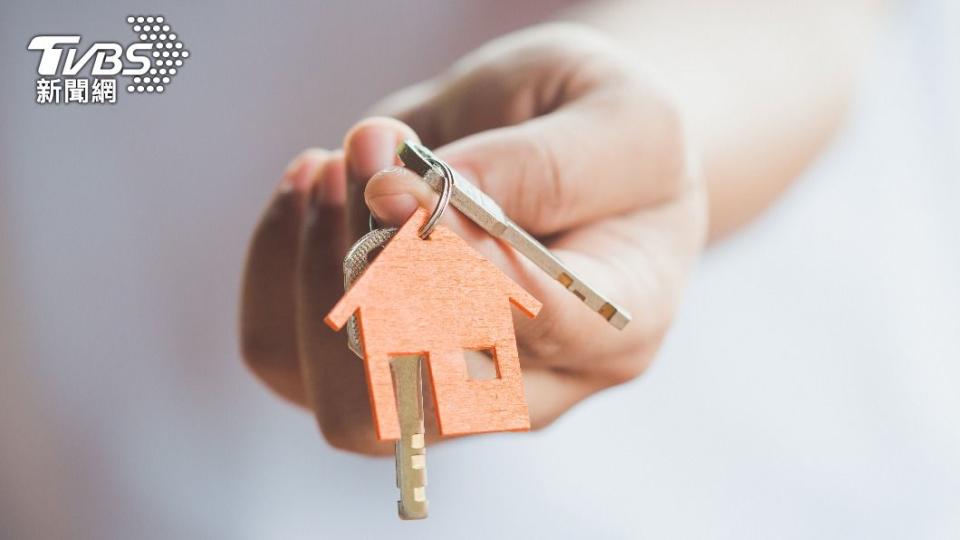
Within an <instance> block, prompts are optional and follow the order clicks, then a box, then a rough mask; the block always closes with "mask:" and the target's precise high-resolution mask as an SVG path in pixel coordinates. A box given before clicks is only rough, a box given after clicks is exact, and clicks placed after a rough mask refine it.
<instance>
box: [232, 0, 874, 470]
mask: <svg viewBox="0 0 960 540" xmlns="http://www.w3.org/2000/svg"><path fill="white" fill-rule="evenodd" d="M644 5H645V6H650V4H644ZM652 5H653V6H655V7H659V8H660V9H662V10H664V11H665V12H666V13H667V14H661V19H662V21H663V22H662V23H661V25H662V26H664V27H667V28H678V27H677V26H676V25H675V24H673V23H674V22H675V21H674V20H673V19H671V17H670V16H669V13H670V10H671V9H674V8H670V7H664V6H663V5H660V4H659V3H657V2H653V3H652ZM738 5H739V4H738ZM831 5H832V4H831ZM851 5H856V6H860V4H851ZM758 6H759V4H758V5H754V4H752V3H747V2H745V3H743V9H747V8H750V9H760V8H759V7H758ZM844 6H846V9H853V8H851V7H850V5H846V4H845V5H844ZM864 6H865V7H864V9H865V10H866V9H868V7H866V4H864ZM634 9H636V8H635V7H633V5H632V4H627V5H626V7H625V6H621V5H620V4H602V5H597V6H593V7H592V8H591V9H589V10H587V11H584V12H581V13H579V14H576V15H571V16H575V17H578V18H580V19H581V20H586V21H589V22H591V24H592V25H593V27H592V28H591V27H587V26H584V25H573V24H556V25H545V26H542V27H536V28H532V29H529V30H526V31H523V32H520V33H517V34H514V35H510V36H507V37H504V38H501V39H498V40H495V41H493V42H491V43H489V44H488V45H486V46H484V47H482V48H480V49H478V50H477V51H475V52H474V53H472V54H470V55H468V56H467V57H466V58H464V59H462V60H461V61H459V62H458V63H456V64H455V65H454V66H452V67H451V68H450V70H449V71H448V72H446V73H445V74H443V75H441V76H439V77H438V78H436V79H433V80H431V81H427V82H425V83H423V84H420V85H417V86H415V87H412V88H410V89H407V90H405V91H402V92H400V93H398V94H396V95H394V96H391V97H388V98H387V99H385V100H384V101H383V102H382V103H381V104H380V105H378V106H377V107H375V110H376V111H377V112H378V113H379V114H380V115H381V116H377V117H372V118H368V119H366V120H363V121H361V122H359V123H358V124H357V125H355V126H354V127H353V128H352V129H351V130H350V131H349V132H348V133H347V135H346V137H345V140H344V146H343V149H342V150H324V149H309V150H307V151H305V152H303V153H302V154H301V155H299V156H298V157H297V158H295V159H294V160H293V161H292V163H291V164H290V166H289V167H288V168H287V170H286V171H285V172H284V174H283V177H282V180H281V182H280V185H279V187H278V189H277V190H276V192H275V193H274V195H273V198H272V200H271V201H270V202H269V204H268V207H267V210H266V212H265V213H264V215H263V218H262V219H261V222H260V224H259V225H258V227H257V229H256V231H255V232H254V235H253V239H252V241H251V246H250V252H249V256H248V260H247V266H246V270H245V280H244V288H243V298H242V308H241V309H242V312H241V348H242V353H243V356H244V359H245V361H246V362H247V365H248V366H249V367H250V368H251V370H252V371H253V372H254V373H255V374H256V375H257V376H258V377H259V378H260V379H261V380H263V381H264V382H265V383H266V384H267V385H268V386H269V387H270V388H272V389H273V390H274V391H276V392H277V393H278V394H280V395H281V396H283V397H285V398H287V399H289V400H290V401H292V402H294V403H297V404H300V405H303V406H305V407H307V408H309V409H311V410H312V411H313V412H314V413H315V414H316V417H317V420H318V423H319V426H320V429H321V431H322V433H323V435H324V436H325V438H326V439H327V440H328V441H329V442H330V443H331V444H332V445H333V446H335V447H337V448H341V449H344V450H349V451H354V452H360V453H365V454H372V455H382V454H388V453H390V452H392V444H390V443H384V442H380V441H377V440H376V437H375V433H374V430H373V425H372V420H371V414H370V406H369V398H368V396H367V390H366V385H365V382H364V374H363V367H362V363H361V362H360V361H359V360H358V359H357V358H356V357H355V356H353V354H352V353H351V352H349V350H348V349H347V348H346V346H345V337H344V336H343V335H342V334H337V333H334V332H332V331H331V330H330V329H329V328H327V327H326V325H325V324H323V318H324V316H325V315H326V313H327V311H328V310H329V309H330V307H331V306H333V304H334V303H335V302H336V301H337V299H338V298H339V297H340V296H341V295H342V292H343V291H342V270H341V261H342V258H343V255H344V253H345V251H346V249H347V247H348V246H349V245H350V243H351V242H352V241H353V240H355V239H356V238H358V237H359V236H360V235H361V234H363V233H364V232H366V230H367V226H368V224H367V218H368V215H369V213H368V208H369V212H372V213H373V214H374V215H375V217H376V218H377V220H378V221H379V222H381V223H382V224H384V225H399V224H401V223H403V222H404V221H405V220H406V219H407V218H408V217H409V216H410V215H411V214H412V213H413V211H414V210H415V209H416V207H417V206H423V207H426V208H433V205H434V203H435V200H436V194H435V193H433V191H432V190H430V189H429V188H428V187H427V186H426V185H425V184H424V183H423V182H422V180H420V179H419V178H418V177H416V175H414V174H413V173H411V172H409V171H407V170H405V169H402V168H399V167H397V166H396V165H398V164H399V163H398V162H397V161H396V158H395V156H394V151H395V148H396V146H397V144H398V143H399V142H400V141H402V140H403V139H407V138H413V139H417V138H419V139H420V140H422V141H423V142H424V143H425V144H427V145H428V146H430V147H433V148H436V152H437V154H438V155H439V156H440V157H442V158H443V159H444V160H446V161H447V162H449V163H450V164H451V165H452V166H453V167H454V168H456V169H457V170H459V171H460V172H461V173H462V174H464V175H465V176H466V177H467V178H469V179H470V180H472V181H473V182H475V183H476V184H477V185H478V186H479V187H480V188H481V189H482V190H484V191H485V192H486V193H488V194H489V195H490V196H491V197H493V198H494V199H495V200H496V201H497V202H498V203H499V204H500V205H501V206H502V207H503V209H504V211H505V212H506V213H507V215H509V216H510V217H511V218H512V219H514V220H515V221H516V222H517V223H518V224H520V225H521V226H522V227H524V228H525V229H526V230H528V231H529V232H530V233H532V234H534V235H536V236H538V237H539V238H541V239H542V240H543V241H544V242H545V243H546V245H548V246H549V247H550V249H551V250H552V251H553V252H554V253H556V254H557V256H559V257H560V258H561V259H563V260H564V261H565V262H566V263H567V264H568V265H569V266H570V267H571V268H572V269H573V270H574V271H575V272H576V273H578V274H580V275H581V276H582V277H583V278H584V280H585V281H586V282H588V283H591V284H595V286H596V287H598V288H600V289H601V290H603V291H604V292H605V293H606V294H607V295H608V296H609V297H611V298H613V299H615V300H616V301H617V302H618V303H620V304H622V305H623V306H624V307H625V308H626V309H627V310H628V311H630V312H631V313H632V314H633V317H634V320H633V321H632V322H631V323H630V325H628V326H627V328H626V329H625V330H623V331H617V330H615V329H613V328H612V327H610V326H609V325H608V324H607V323H606V322H605V321H603V319H602V318H600V317H598V316H597V315H596V314H595V313H593V312H592V311H590V310H588V309H585V308H584V306H583V305H582V304H581V303H580V302H579V300H577V299H576V298H575V297H574V296H573V295H571V294H570V293H569V292H567V291H565V290H564V289H563V288H562V287H560V286H559V285H558V284H557V283H555V282H554V281H553V280H552V279H550V278H548V277H547V276H546V275H545V274H543V273H542V272H541V271H540V270H539V269H538V268H536V267H534V266H533V265H532V264H530V263H529V262H528V261H526V260H525V259H524V258H523V257H519V256H517V255H516V254H515V253H513V251H512V250H511V249H510V248H509V247H505V246H504V245H503V244H501V243H499V242H498V241H496V240H494V239H493V238H492V237H490V236H489V235H487V234H486V233H484V232H483V231H482V230H480V229H479V228H477V227H476V226H475V225H474V224H472V223H471V222H470V221H469V220H467V219H466V218H464V217H463V216H462V215H459V213H458V212H455V211H451V212H447V213H446V214H445V215H444V217H443V219H442V221H441V223H442V224H443V225H444V226H446V227H449V228H450V229H452V230H453V231H455V232H456V233H457V234H459V235H460V236H462V237H463V238H465V239H466V240H467V241H468V242H469V243H470V244H471V245H472V246H473V247H474V248H475V249H477V250H478V251H480V252H481V253H482V254H483V255H484V256H486V257H487V258H488V259H490V260H491V261H493V262H494V263H495V264H497V265H498V266H500V268H502V269H503V270H504V271H505V272H506V273H507V274H508V275H509V276H510V277H511V278H513V279H514V280H515V281H516V282H517V283H519V284H520V285H521V286H523V287H524V288H525V289H526V290H528V291H529V292H531V293H532V294H533V295H534V296H535V297H537V298H538V299H539V300H541V301H542V302H543V306H544V307H543V309H542V311H541V313H540V316H539V317H537V318H536V319H534V320H527V319H526V318H524V317H522V316H517V317H515V319H514V322H515V325H516V334H517V344H518V348H519V351H520V358H521V364H522V367H523V377H524V391H525V395H526V399H527V402H528V404H529V409H530V418H531V424H532V427H533V428H534V429H537V428H541V427H543V426H546V425H548V424H550V423H551V422H552V421H554V420H555V419H557V418H558V417H559V416H561V415H562V414H563V413H564V412H566V411H567V410H569V409H570V408H571V407H572V406H574V405H575V404H577V403H579V402H580V401H582V400H583V399H585V398H587V397H588V396H590V395H592V394H594V393H596V392H599V391H601V390H603V389H605V388H609V387H611V386H614V385H618V384H622V383H625V382H627V381H630V380H632V379H634V378H636V377H637V376H639V375H640V374H642V373H643V372H644V371H645V370H646V368H647V366H648V365H649V363H650V362H651V360H652V359H653V358H654V356H655V354H656V351H657V350H658V348H659V346H660V343H661V342H662V340H663V338H664V336H665V334H666V332H667V330H668V328H669V326H670V323H671V321H672V319H673V316H674V313H675V311H676V309H677V306H678V304H679V301H680V298H681V294H682V291H683V287H684V283H685V281H686V279H687V276H688V274H689V272H690V270H691V268H692V266H693V265H694V264H695V262H696V260H697V257H698V255H699V254H700V252H701V250H702V249H703V247H704V245H705V243H706V242H707V240H708V238H710V237H718V236H721V235H723V234H726V233H728V232H729V231H730V230H732V229H733V228H735V227H736V226H738V225H740V224H742V223H745V222H747V221H749V219H750V218H752V217H753V216H754V215H756V214H757V213H758V212H760V211H761V210H762V209H763V208H764V207H765V206H767V205H768V204H769V203H770V201H772V200H773V199H774V198H775V197H776V195H777V194H778V193H780V192H781V191H782V190H783V188H784V186H786V185H787V184H788V183H789V181H790V180H791V179H792V178H794V177H795V176H796V175H797V173H798V172H799V171H800V170H802V167H803V165H804V164H805V163H806V162H807V161H809V160H810V159H811V158H812V157H813V156H814V155H815V154H816V150H817V149H819V148H820V147H821V146H822V145H823V144H825V142H826V141H827V140H828V138H829V136H830V133H831V132H832V129H833V126H835V125H836V124H837V123H838V121H839V116H840V113H841V112H842V110H843V104H844V103H845V102H846V99H847V95H848V92H849V88H850V87H851V86H852V84H853V81H854V78H853V77H852V76H846V75H844V79H845V80H848V81H849V84H846V85H844V84H841V83H837V82H836V81H835V80H834V77H832V75H836V74H832V73H831V72H830V71H829V70H824V69H820V68H819V67H818V69H812V68H813V67H814V66H817V64H815V63H813V62H808V63H805V64H804V63H803V62H802V61H801V60H803V59H804V57H803V54H801V52H802V51H801V50H800V49H798V48H793V49H791V48H789V47H786V48H785V50H787V51H792V52H793V53H794V54H795V55H796V56H797V63H798V65H806V66H810V67H811V81H812V88H813V90H810V89H805V90H804V93H805V95H807V96H808V97H809V99H806V100H804V99H800V98H799V97H793V96H794V95H795V94H796V93H797V90H796V89H793V88H789V87H784V88H783V89H781V90H782V92H783V93H785V94H787V95H788V97H784V96H775V97H774V98H771V99H772V100H773V101H775V102H780V103H788V102H789V103H793V107H794V108H796V109H800V110H801V112H807V113H809V114H808V115H807V116H804V118H806V120H805V121H803V122H795V123H789V122H785V123H778V122H769V121H767V122H747V123H744V125H740V124H738V123H736V122H734V124H735V125H729V126H728V129H727V130H724V129H722V128H720V127H717V126H716V125H713V124H712V123H710V122H713V121H718V119H722V118H736V116H735V115H729V114H728V115H726V116H725V115H723V114H721V111H715V110H712V109H711V108H710V107H709V106H707V105H706V104H705V103H704V101H710V102H714V101H716V99H715V94H716V93H719V94H721V96H722V95H723V93H724V92H725V91H727V92H731V94H732V93H733V86H732V85H730V84H729V83H728V84H727V85H726V86H723V85H719V84H718V85H714V87H713V91H714V93H713V94H711V95H712V96H714V97H713V98H711V99H710V100H706V98H704V97H702V96H703V94H699V93H698V92H699V90H697V89H690V88H686V87H685V86H684V84H687V83H685V82H684V79H683V77H681V76H675V77H671V76H670V75H669V72H670V69H661V68H662V66H664V65H675V64H681V65H684V64H683V58H682V57H679V56H678V58H677V61H676V62H675V63H674V64H671V62H670V61H669V55H668V54H667V53H660V54H661V55H664V56H666V58H664V57H659V56H657V55H656V54H651V53H650V52H649V51H650V50H653V49H656V47H653V46H652V45H651V42H650V41H649V39H654V38H649V39H648V41H643V40H639V41H637V40H632V41H631V39H632V38H631V39H619V38H618V36H622V35H627V36H630V35H632V34H631V33H629V32H626V33H624V34H619V33H618V32H616V31H615V30H613V27H614V26H615V22H612V23H609V25H608V26H606V27H605V26H604V24H605V23H603V22H602V21H604V20H611V21H619V20H620V18H618V17H617V16H616V15H617V14H621V15H625V14H628V13H629V15H630V16H633V17H640V16H641V15H642V14H641V13H636V12H633V11H631V10H634ZM763 11H764V13H766V8H764V9H763ZM682 13H683V12H681V14H682ZM870 13H872V11H870ZM741 15H742V13H741ZM790 15H791V16H794V18H796V15H797V13H794V12H791V13H790ZM676 16H679V15H676ZM638 20H639V19H638ZM803 21H804V19H802V18H801V20H800V23H802V22H803ZM722 22H723V21H721V23H722ZM727 22H728V23H729V24H728V25H729V26H732V27H735V28H734V30H736V28H740V30H742V31H747V32H749V31H750V30H749V28H746V27H743V25H739V26H738V24H737V23H736V20H735V19H734V20H730V21H727ZM648 25H649V23H648ZM655 27H656V26H654V28H655ZM596 28H601V29H604V30H605V31H603V32H600V31H597V30H596ZM695 30H696V28H694V29H693V30H691V32H695ZM651 33H653V34H654V35H656V32H654V31H653V30H651ZM675 39H677V38H676V36H674V35H672V34H671V35H670V36H669V41H668V39H667V38H663V40H664V42H672V40H675ZM770 39H773V40H774V41H775V38H770ZM691 40H692V41H694V42H696V37H695V36H694V35H692V36H691ZM838 41H839V42H841V43H839V44H838V43H835V45H836V46H838V47H841V48H842V49H843V50H846V48H847V47H849V48H852V49H857V48H858V47H861V48H862V47H864V45H863V41H864V40H858V39H853V38H849V39H845V40H838ZM857 50H858V51H859V49H857ZM718 54H719V56H721V57H724V56H726V57H735V56H736V55H732V54H731V51H721V53H715V52H712V51H711V50H709V49H706V48H705V49H704V56H705V57H707V58H705V59H702V60H700V61H701V62H705V63H707V62H709V61H710V58H711V56H712V57H714V59H715V57H716V56H717V55H718ZM856 54H862V51H861V52H860V53H856V51H854V52H850V53H849V55H850V56H851V57H854V56H856ZM740 61H741V60H739V58H738V59H737V62H740ZM687 62H688V63H689V62H691V61H690V60H687ZM688 67H691V66H689V64H688ZM693 67H695V66H693ZM754 67H755V68H757V69H760V68H761V67H762V66H754ZM840 67H843V66H842V65H838V68H837V69H840ZM691 68H692V67H691ZM711 72H713V71H712V70H711ZM652 73H656V74H657V75H653V74H652ZM664 73H666V75H664ZM814 73H815V74H816V77H814V76H813V74H814ZM819 78H823V79H824V80H823V81H822V84H820V85H818V84H816V82H817V81H818V80H819ZM747 79H748V80H749V77H747ZM754 79H756V81H757V82H756V83H755V84H757V85H758V86H760V87H761V88H763V89H764V90H768V91H769V90H771V89H773V88H775V85H774V84H772V83H767V84H766V85H765V86H764V85H763V84H761V83H763V82H764V81H766V79H765V78H764V75H762V74H758V75H756V76H755V77H754ZM707 82H709V81H707ZM701 84H704V81H702V80H701V81H698V82H697V83H696V86H697V87H698V88H699V85H701ZM697 96H701V97H700V98H698V97H697ZM790 99H794V100H795V101H792V102H791V101H789V100H790ZM731 103H733V105H732V106H733V107H738V106H739V107H741V108H742V109H743V110H741V111H739V112H741V113H742V114H744V115H750V114H759V113H760V111H759V110H755V108H756V107H757V105H756V104H755V102H751V101H750V100H743V99H733V98H731ZM764 106H769V105H764ZM716 107H719V106H716ZM786 114H788V116H796V115H798V114H799V113H797V112H796V111H794V110H791V111H788V112H787V113H786ZM747 117H748V118H749V116H747ZM808 117H812V119H810V118H808ZM708 123H710V125H705V124H708ZM731 138H733V139H735V140H734V141H731V140H729V139H731ZM751 141H752V142H753V143H754V144H753V145H750V144H749V143H750V142H751ZM764 148H769V149H770V152H766V153H764V152H762V150H763V149H764ZM731 152H732V153H733V154H734V155H728V153H731ZM711 213H712V218H711V217H710V216H711ZM471 361H483V360H482V359H477V358H474V359H471ZM428 401H429V400H428ZM431 417H432V415H431V414H430V412H429V411H428V414H427V419H428V421H429V420H430V419H431ZM435 431H436V430H435V429H431V428H430V427H428V433H430V432H433V433H435ZM433 438H435V436H433Z"/></svg>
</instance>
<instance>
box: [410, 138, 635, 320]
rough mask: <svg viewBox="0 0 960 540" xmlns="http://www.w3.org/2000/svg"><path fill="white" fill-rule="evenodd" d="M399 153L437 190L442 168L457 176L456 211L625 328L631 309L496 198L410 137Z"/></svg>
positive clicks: (453, 198) (451, 200)
mask: <svg viewBox="0 0 960 540" xmlns="http://www.w3.org/2000/svg"><path fill="white" fill-rule="evenodd" d="M397 153H398V155H399V156H400V160H401V161H402V162H403V164H404V166H406V167H407V168H408V169H410V170H412V171H413V172H415V173H417V174H418V175H420V176H421V177H422V178H423V179H424V180H425V181H426V182H427V184H429V185H430V187H432V188H433V189H434V190H435V191H437V192H438V193H440V190H441V187H442V178H443V170H444V169H446V170H447V171H449V173H450V174H451V175H452V176H453V177H454V183H453V190H452V194H451V196H450V203H451V204H452V205H453V206H454V207H455V208H456V209H457V210H460V212H462V213H463V214H464V215H465V216H467V217H468V218H470V220H472V221H473V222H474V223H476V224H477V225H479V226H480V227H481V228H482V229H483V230H485V231H487V232H488V233H490V234H491V235H493V236H494V237H496V238H500V239H502V240H504V241H505V242H506V243H508V244H510V245H511V246H513V248H514V249H516V250H517V251H519V252H520V253H522V254H523V255H524V256H525V257H527V258H528V259H530V261H532V262H533V263H534V264H536V265H537V266H538V267H540V269H542V270H543V271H544V272H546V273H547V275H549V276H550V277H551V278H553V279H555V280H557V281H558V282H559V283H560V284H561V285H563V287H564V288H565V289H567V290H569V291H570V292H572V293H573V294H574V295H576V296H577V298H579V299H580V300H582V301H583V303H585V304H586V305H587V307H589V308H590V309H592V310H593V311H595V312H597V313H599V314H600V316H602V317H603V318H604V319H606V320H607V322H609V323H610V324H611V325H613V327H614V328H617V329H618V330H622V329H623V328H624V327H625V326H627V323H629V322H630V314H629V313H628V312H626V311H625V310H624V309H623V308H621V307H619V306H618V305H617V304H615V303H613V302H612V301H610V300H609V299H607V298H606V297H604V296H603V295H602V294H600V293H599V292H597V291H596V289H594V288H593V287H591V286H589V285H587V284H586V283H584V282H583V280H582V279H580V278H579V277H577V275H576V274H575V273H574V272H573V271H571V270H570V269H569V268H567V266H566V265H565V264H564V263H563V262H562V261H561V260H560V259H558V258H557V257H556V256H555V255H554V254H553V253H550V250H549V249H547V248H546V246H544V245H543V244H541V243H540V242H539V241H537V239H536V238H534V237H533V236H531V235H530V234H529V233H527V232H526V231H524V230H523V229H521V228H520V226H518V225H517V224H516V223H514V222H513V221H512V220H510V218H508V217H507V216H506V214H504V212H503V209H501V208H500V206H499V205H498V204H497V203H496V202H494V201H493V199H491V198H490V197H489V196H488V195H487V194H486V193H484V192H482V191H480V189H479V188H478V187H477V186H475V185H473V184H472V183H470V182H469V181H468V180H467V179H466V178H464V177H463V176H462V175H461V174H460V173H458V172H457V171H455V170H453V169H452V168H451V167H450V166H449V165H447V164H446V163H444V162H443V161H441V160H440V159H439V158H437V157H436V156H435V155H434V154H433V152H431V151H430V150H428V149H427V148H426V147H425V146H423V145H422V144H419V143H417V142H415V141H412V140H407V141H404V143H403V144H402V145H401V146H400V148H399V150H398V151H397Z"/></svg>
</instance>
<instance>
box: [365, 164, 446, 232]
mask: <svg viewBox="0 0 960 540" xmlns="http://www.w3.org/2000/svg"><path fill="white" fill-rule="evenodd" d="M429 162H430V165H432V168H431V169H430V170H429V171H427V174H426V175H424V177H423V178H424V180H425V181H426V182H427V183H430V180H429V179H428V178H427V177H428V176H430V175H431V174H434V175H439V176H440V177H441V179H442V182H443V184H442V185H441V187H440V198H439V199H437V205H436V206H435V207H434V208H433V213H432V214H430V217H429V218H428V219H427V222H426V223H424V224H423V226H422V227H420V230H419V231H418V232H417V234H418V235H419V236H420V238H421V239H422V240H426V239H427V238H428V237H429V236H430V233H432V232H433V229H435V228H436V226H437V223H439V222H440V218H441V217H443V213H444V212H445V211H446V210H447V206H449V205H450V195H451V194H452V193H453V184H454V182H455V181H456V180H454V176H453V170H451V169H450V166H449V165H447V164H446V163H444V162H443V161H440V160H439V159H434V158H431V159H430V161H429ZM437 169H440V172H439V173H438V172H437ZM367 224H368V226H369V227H370V231H375V230H377V221H376V220H375V219H374V218H373V213H370V215H369V217H368V219H367Z"/></svg>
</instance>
